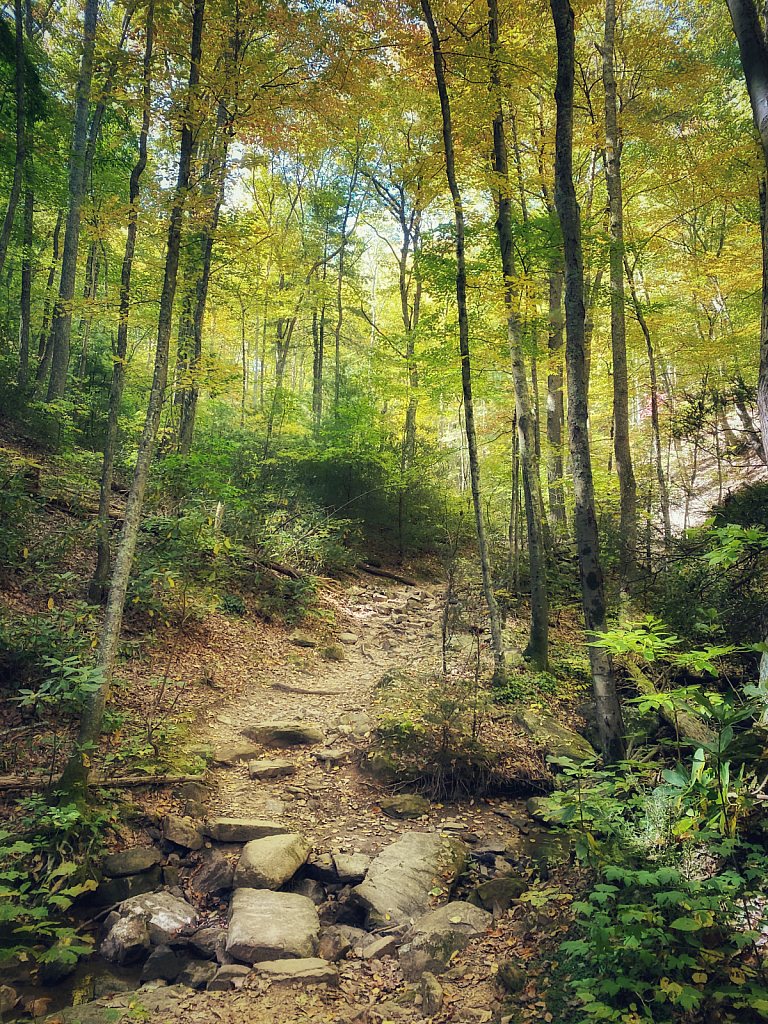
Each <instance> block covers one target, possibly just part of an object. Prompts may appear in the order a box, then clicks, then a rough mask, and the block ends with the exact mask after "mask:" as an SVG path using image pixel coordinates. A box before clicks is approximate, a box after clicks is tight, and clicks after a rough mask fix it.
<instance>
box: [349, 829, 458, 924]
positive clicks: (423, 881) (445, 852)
mask: <svg viewBox="0 0 768 1024" xmlns="http://www.w3.org/2000/svg"><path fill="white" fill-rule="evenodd" d="M466 856H467V847H466V846H465V844H464V843H462V842H461V841H460V840H458V839H451V838H448V837H446V836H440V835H436V834H435V833H432V832H406V833H405V835H404V836H403V837H402V838H401V839H400V840H398V842H396V843H392V845H391V846H387V847H385V849H383V850H382V851H381V853H380V854H379V855H378V857H376V858H375V860H374V861H373V862H372V864H371V866H370V867H369V869H368V874H367V876H366V878H365V881H363V882H361V883H360V885H356V886H355V888H354V889H353V890H352V892H351V893H350V895H349V899H350V900H351V901H352V904H353V905H356V906H359V907H363V908H364V909H365V911H366V913H367V919H366V927H368V928H380V927H384V926H391V925H398V924H402V923H404V922H406V921H409V920H410V919H411V918H412V917H415V918H417V917H421V916H422V915H423V914H425V913H426V911H427V910H428V909H429V890H430V889H432V888H434V886H435V884H436V883H437V882H438V881H439V882H440V884H441V885H444V884H445V882H446V880H449V881H450V882H451V884H452V881H453V880H455V879H456V877H457V876H458V875H460V874H461V873H462V871H464V868H465V867H466Z"/></svg>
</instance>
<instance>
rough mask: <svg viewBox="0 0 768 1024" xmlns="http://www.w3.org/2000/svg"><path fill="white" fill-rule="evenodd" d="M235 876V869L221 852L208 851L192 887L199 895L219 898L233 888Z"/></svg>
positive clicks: (192, 881)
mask: <svg viewBox="0 0 768 1024" xmlns="http://www.w3.org/2000/svg"><path fill="white" fill-rule="evenodd" d="M234 875H235V869H234V868H233V867H232V865H231V864H230V863H229V861H228V860H227V858H226V857H225V856H224V854H223V853H221V851H220V850H213V849H212V850H206V851H205V852H204V854H203V856H202V858H201V861H200V866H199V867H198V868H197V869H196V870H195V872H194V873H193V875H192V876H191V878H190V885H191V887H192V889H193V890H194V891H195V892H197V893H201V894H203V895H205V894H207V895H210V896H218V895H219V894H221V893H224V892H228V891H229V890H230V889H231V888H232V880H233V878H234Z"/></svg>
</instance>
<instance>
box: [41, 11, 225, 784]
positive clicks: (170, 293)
mask: <svg viewBox="0 0 768 1024" xmlns="http://www.w3.org/2000/svg"><path fill="white" fill-rule="evenodd" d="M204 12H205V0H193V17H192V45H191V61H190V72H189V88H188V91H187V96H188V97H189V99H188V101H187V110H186V112H185V115H186V116H184V117H183V119H182V129H181V144H180V149H179V171H178V180H177V185H176V189H175V192H174V198H173V207H172V209H171V216H170V221H169V224H168V241H167V250H166V259H165V275H164V278H163V288H162V292H161V296H160V311H159V316H158V325H157V347H156V350H155V371H154V377H153V380H152V390H151V393H150V397H149V405H148V407H147V415H146V420H145V422H144V430H143V433H142V436H141V441H140V443H139V451H138V456H137V458H136V468H135V470H134V475H133V482H132V484H131V489H130V491H129V494H128V500H127V502H126V507H125V520H124V523H123V529H122V532H121V534H120V542H119V545H118V550H117V556H116V559H115V566H114V570H113V572H112V578H111V581H110V587H109V598H108V600H107V608H106V612H105V614H104V625H103V628H102V633H101V638H100V640H99V647H98V652H97V658H96V663H97V666H98V667H99V669H100V670H101V685H100V686H99V689H98V690H97V691H94V692H93V693H91V694H89V696H88V700H87V702H86V704H85V707H84V709H83V715H82V718H81V721H80V730H79V732H78V737H77V746H76V747H75V750H74V751H73V753H72V755H71V756H70V759H69V761H68V762H67V766H66V768H65V770H64V774H63V776H62V779H61V783H60V786H61V789H63V790H64V791H65V792H67V793H73V794H75V795H77V796H80V797H83V796H84V795H85V792H86V790H87V784H88V752H89V751H90V750H91V749H93V748H95V747H96V746H97V744H98V739H99V735H100V733H101V726H102V720H103V717H104V705H105V702H106V698H107V692H108V690H109V685H110V681H111V678H112V671H113V668H114V664H115V654H116V651H117V644H118V640H119V638H120V626H121V622H122V617H123V608H124V605H125V595H126V591H127V589H128V581H129V577H130V572H131V566H132V565H133V555H134V551H135V549H136V540H137V537H138V532H139V526H140V522H141V509H142V505H143V502H144V491H145V489H146V485H147V478H148V476H149V466H150V462H151V460H152V452H153V450H154V444H155V437H156V436H157V428H158V426H159V424H160V413H161V410H162V405H163V396H164V393H165V387H166V384H167V381H168V350H169V345H170V339H171V329H172V321H173V299H174V295H175V292H176V280H177V277H178V270H179V250H180V248H181V226H182V219H183V214H184V206H185V202H186V199H187V194H188V191H189V187H190V167H191V158H192V148H193V137H194V131H195V128H196V125H195V118H194V113H193V109H192V100H193V97H194V96H195V91H196V88H197V85H198V82H199V79H200V61H201V41H202V31H203V16H204Z"/></svg>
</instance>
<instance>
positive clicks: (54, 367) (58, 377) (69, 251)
mask: <svg viewBox="0 0 768 1024" xmlns="http://www.w3.org/2000/svg"><path fill="white" fill-rule="evenodd" d="M98 7H99V4H98V0H86V4H85V15H84V20H83V56H82V59H81V61H80V75H79V77H78V80H77V91H76V93H75V114H74V130H73V133H72V146H71V149H70V151H69V207H68V210H67V225H66V229H65V231H64V247H63V250H62V254H61V281H60V283H59V297H58V300H57V302H56V305H55V307H54V311H53V323H52V324H51V334H52V341H53V358H52V360H51V376H50V380H49V381H48V394H47V400H48V401H49V402H54V401H56V399H58V398H63V396H64V391H65V389H66V386H67V369H68V367H69V346H70V334H71V331H72V300H73V299H74V297H75V277H76V274H77V250H78V244H79V240H80V210H81V207H82V203H83V191H84V181H83V175H84V172H85V166H84V165H85V152H86V146H87V141H88V140H87V132H88V102H89V100H90V95H91V80H92V78H93V55H94V50H95V48H96V16H97V13H98Z"/></svg>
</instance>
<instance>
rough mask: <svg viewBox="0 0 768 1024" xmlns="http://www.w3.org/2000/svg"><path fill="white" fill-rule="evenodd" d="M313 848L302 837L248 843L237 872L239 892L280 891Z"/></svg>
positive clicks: (236, 883)
mask: <svg viewBox="0 0 768 1024" xmlns="http://www.w3.org/2000/svg"><path fill="white" fill-rule="evenodd" d="M311 849H312V844H311V843H310V842H309V840H307V839H305V838H304V836H301V835H298V833H289V834H287V835H284V836H266V837H265V838H264V839H254V840H253V841H252V842H250V843H246V845H245V847H244V848H243V852H242V854H241V855H240V860H239V861H238V862H237V869H236V870H235V881H234V887H235V889H244V888H249V889H279V888H280V887H281V886H283V885H285V883H286V882H287V881H289V880H290V879H291V878H293V876H294V875H295V874H296V872H297V871H298V870H299V868H300V867H301V865H302V864H303V863H304V862H305V861H306V859H307V857H308V856H309V852H310V850H311Z"/></svg>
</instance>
